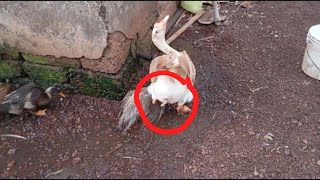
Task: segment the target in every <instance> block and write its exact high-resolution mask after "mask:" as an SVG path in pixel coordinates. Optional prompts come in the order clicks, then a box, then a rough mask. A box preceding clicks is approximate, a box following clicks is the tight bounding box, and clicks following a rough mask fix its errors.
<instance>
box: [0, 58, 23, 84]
mask: <svg viewBox="0 0 320 180" xmlns="http://www.w3.org/2000/svg"><path fill="white" fill-rule="evenodd" d="M20 64H21V62H20V61H9V60H1V61H0V79H1V80H3V79H12V78H15V77H18V76H20V75H21V71H22V69H21V67H20Z"/></svg>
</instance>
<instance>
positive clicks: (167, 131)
mask: <svg viewBox="0 0 320 180" xmlns="http://www.w3.org/2000/svg"><path fill="white" fill-rule="evenodd" d="M159 75H168V76H171V77H173V78H175V79H177V80H178V81H179V82H180V83H181V84H182V85H185V84H187V87H188V89H189V90H190V91H191V92H192V94H193V103H192V110H191V113H190V115H189V116H188V118H187V119H186V121H185V122H184V123H183V124H182V125H181V126H180V127H177V128H172V129H162V128H159V127H157V126H155V125H153V124H152V123H151V122H150V121H149V119H148V117H147V116H146V114H145V113H144V110H143V108H142V105H141V102H140V98H139V94H140V92H141V89H142V87H143V85H144V84H145V83H146V82H147V81H148V80H149V79H151V78H153V77H156V76H159ZM134 102H135V104H136V107H137V109H138V112H139V115H140V117H141V119H142V121H143V123H144V124H145V125H146V126H147V127H148V128H149V129H150V130H152V131H153V132H156V133H158V134H161V135H173V134H178V133H180V132H182V131H184V130H186V129H187V127H188V126H189V125H190V124H191V122H192V121H193V120H194V118H195V116H196V114H197V111H198V105H199V97H198V92H197V90H196V89H195V87H193V85H192V83H191V80H190V78H189V77H187V78H186V79H183V78H182V77H181V76H179V75H178V74H176V73H174V72H171V71H167V70H160V71H156V72H153V73H150V74H148V75H146V76H145V77H143V78H142V79H141V80H140V82H139V83H138V85H137V87H136V89H135V91H134Z"/></svg>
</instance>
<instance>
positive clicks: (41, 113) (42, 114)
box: [36, 109, 46, 116]
mask: <svg viewBox="0 0 320 180" xmlns="http://www.w3.org/2000/svg"><path fill="white" fill-rule="evenodd" d="M36 115H37V116H45V115H46V109H45V110H39V111H38V112H36Z"/></svg>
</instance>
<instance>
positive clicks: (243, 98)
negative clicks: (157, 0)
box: [0, 1, 320, 178]
mask: <svg viewBox="0 0 320 180" xmlns="http://www.w3.org/2000/svg"><path fill="white" fill-rule="evenodd" d="M254 4H255V5H254V6H253V7H251V6H250V7H248V8H242V7H240V8H238V7H239V5H234V4H226V3H223V4H221V12H222V13H223V14H225V15H227V18H228V17H230V19H229V20H230V24H229V25H225V26H215V25H213V24H211V25H201V24H199V23H198V22H196V23H194V24H193V25H192V27H190V28H189V29H188V30H187V31H186V32H184V33H183V34H182V35H181V36H180V37H179V38H178V39H177V40H175V41H174V42H173V43H172V44H171V45H172V47H174V48H175V49H178V50H186V51H187V52H188V53H189V55H190V57H191V58H192V60H193V62H194V64H195V66H196V69H197V77H196V88H197V90H198V94H199V100H200V102H199V109H198V113H197V116H196V118H195V120H194V121H193V122H192V124H191V125H190V126H189V127H188V128H187V129H186V130H185V131H184V132H182V133H180V134H177V135H172V136H163V135H159V134H156V133H154V132H152V131H150V130H149V129H147V128H146V127H145V126H144V125H143V124H142V123H137V124H136V125H135V126H134V127H133V128H132V129H131V130H130V133H129V134H127V135H121V132H120V131H119V130H117V128H116V125H117V122H118V121H117V115H118V112H119V110H120V109H119V104H120V103H119V102H117V101H110V100H107V99H103V98H94V97H88V96H82V95H69V96H67V97H66V98H64V99H62V100H60V99H59V98H58V97H56V98H55V99H54V102H53V105H52V107H51V108H50V109H48V110H47V116H44V117H41V118H37V119H34V118H28V117H29V116H24V117H21V118H20V120H16V121H13V122H11V123H10V124H7V125H6V126H5V127H1V128H0V134H5V133H10V134H17V135H21V136H23V137H26V138H28V139H27V140H25V139H17V138H12V137H7V138H0V141H1V144H0V152H1V154H0V177H1V178H320V141H319V139H320V114H319V105H320V104H319V102H320V91H319V89H320V83H319V81H318V80H315V79H312V78H310V77H309V76H307V75H306V74H305V73H303V71H302V69H301V63H302V60H303V56H304V51H305V48H306V36H307V33H308V30H309V28H310V27H311V26H312V25H315V24H317V23H319V19H320V13H319V9H320V2H317V1H309V2H302V1H300V2H299V1H297V2H293V1H292V2H286V1H278V2H255V3H254ZM226 11H227V12H226ZM234 11H236V12H234ZM189 17H191V14H189V13H187V14H186V16H185V17H184V18H183V19H182V21H181V22H180V23H179V25H178V27H177V28H179V27H181V26H182V25H183V24H184V23H185V22H187V20H188V18H189ZM205 38H206V39H205ZM149 63H150V62H145V63H144V68H143V69H142V70H141V72H140V76H141V77H142V76H144V75H146V73H147V70H148V65H149ZM185 119H186V116H177V115H176V113H174V111H172V112H169V113H167V114H166V115H165V116H164V117H163V118H162V119H161V121H160V125H161V127H167V128H170V127H173V126H176V125H177V124H179V123H181V122H183V121H184V120H185Z"/></svg>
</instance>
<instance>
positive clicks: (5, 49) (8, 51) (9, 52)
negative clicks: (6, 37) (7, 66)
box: [0, 45, 20, 59]
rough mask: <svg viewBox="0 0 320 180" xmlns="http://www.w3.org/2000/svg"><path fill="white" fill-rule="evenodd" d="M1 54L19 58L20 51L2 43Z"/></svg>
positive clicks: (0, 46)
mask: <svg viewBox="0 0 320 180" xmlns="http://www.w3.org/2000/svg"><path fill="white" fill-rule="evenodd" d="M0 55H7V56H9V57H11V58H13V59H19V58H20V53H19V51H18V50H17V49H15V48H11V47H9V46H7V45H0Z"/></svg>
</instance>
